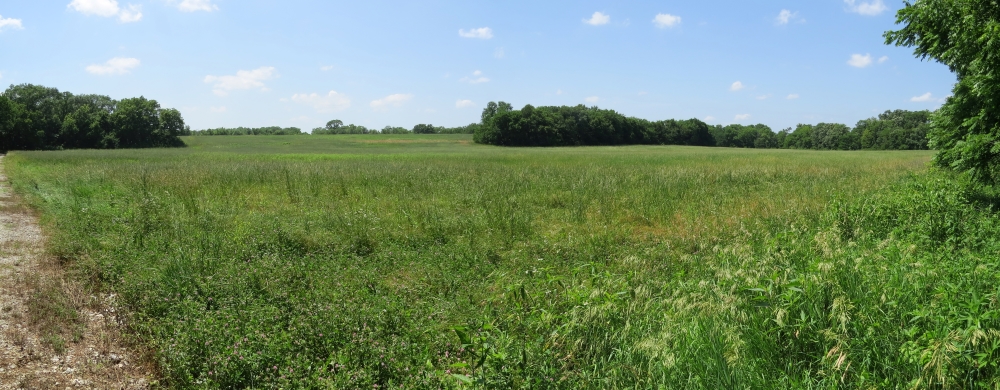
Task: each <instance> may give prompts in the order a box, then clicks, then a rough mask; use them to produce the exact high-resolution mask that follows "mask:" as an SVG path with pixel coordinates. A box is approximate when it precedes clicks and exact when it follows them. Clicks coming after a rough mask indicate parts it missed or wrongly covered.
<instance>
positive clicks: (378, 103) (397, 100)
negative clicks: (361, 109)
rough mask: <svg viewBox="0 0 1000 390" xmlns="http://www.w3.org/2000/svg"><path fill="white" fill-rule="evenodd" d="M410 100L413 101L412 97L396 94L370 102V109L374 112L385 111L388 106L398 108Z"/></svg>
mask: <svg viewBox="0 0 1000 390" xmlns="http://www.w3.org/2000/svg"><path fill="white" fill-rule="evenodd" d="M410 99H413V95H410V94H402V93H397V94H394V95H389V96H386V97H384V98H381V99H378V100H374V101H372V102H371V107H372V108H374V109H376V110H380V109H385V108H388V107H389V106H393V107H399V106H400V105H402V104H403V103H406V102H408V101H410Z"/></svg>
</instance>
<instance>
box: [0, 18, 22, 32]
mask: <svg viewBox="0 0 1000 390" xmlns="http://www.w3.org/2000/svg"><path fill="white" fill-rule="evenodd" d="M8 28H9V29H14V30H23V29H24V25H22V24H21V19H14V18H7V19H4V18H3V16H2V15H0V32H2V31H3V30H4V29H8Z"/></svg>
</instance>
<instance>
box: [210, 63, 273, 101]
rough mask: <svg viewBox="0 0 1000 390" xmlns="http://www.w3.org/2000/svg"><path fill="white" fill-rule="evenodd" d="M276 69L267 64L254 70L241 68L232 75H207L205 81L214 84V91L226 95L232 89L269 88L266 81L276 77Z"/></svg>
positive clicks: (219, 94)
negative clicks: (265, 83)
mask: <svg viewBox="0 0 1000 390" xmlns="http://www.w3.org/2000/svg"><path fill="white" fill-rule="evenodd" d="M274 75H275V69H274V67H271V66H265V67H261V68H257V69H254V70H241V71H238V72H236V74H235V75H232V76H205V83H208V84H214V85H213V86H212V92H214V93H215V94H216V95H218V96H226V95H228V94H229V92H231V91H239V90H248V89H255V88H260V89H261V90H267V87H266V86H265V85H264V81H267V80H270V79H272V78H274Z"/></svg>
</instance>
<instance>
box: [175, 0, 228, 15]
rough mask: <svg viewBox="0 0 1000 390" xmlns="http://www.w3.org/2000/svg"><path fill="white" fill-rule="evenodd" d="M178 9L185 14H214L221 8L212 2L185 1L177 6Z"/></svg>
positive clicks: (208, 0) (199, 0) (209, 0)
mask: <svg viewBox="0 0 1000 390" xmlns="http://www.w3.org/2000/svg"><path fill="white" fill-rule="evenodd" d="M175 2H176V1H175ZM177 9H179V10H181V11H183V12H197V11H205V12H212V11H217V10H218V9H219V6H217V5H215V4H212V1H211V0H183V1H181V2H180V3H179V4H177Z"/></svg>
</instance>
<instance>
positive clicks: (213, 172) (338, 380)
mask: <svg viewBox="0 0 1000 390" xmlns="http://www.w3.org/2000/svg"><path fill="white" fill-rule="evenodd" d="M220 138H223V137H220ZM235 138H239V137H235ZM418 139H419V140H421V142H409V143H385V144H378V145H374V144H370V143H364V142H361V141H360V140H361V139H359V138H355V137H349V136H345V137H342V138H338V137H326V138H323V139H322V140H308V144H302V145H288V146H284V145H276V144H274V142H276V141H275V140H274V139H271V138H268V137H255V138H253V139H252V140H250V139H238V140H223V139H211V137H202V138H200V139H197V140H192V145H191V147H190V148H186V149H183V150H154V151H142V152H141V153H139V152H133V151H72V152H58V153H15V154H12V155H11V156H8V157H7V158H6V161H7V163H8V164H11V165H10V166H9V167H8V168H7V170H8V172H9V173H10V175H11V176H12V177H13V178H14V179H15V184H16V185H17V187H16V188H17V190H18V191H20V192H21V193H22V194H25V195H26V196H27V198H28V199H29V200H31V202H32V204H34V205H35V206H36V207H38V208H39V209H40V210H41V211H42V213H43V217H44V218H45V220H46V221H47V223H48V225H47V226H49V229H50V232H51V235H52V244H53V246H54V247H55V248H63V249H61V250H60V253H61V254H64V257H65V258H66V259H67V261H68V262H69V264H70V266H71V267H73V268H74V269H75V270H76V272H77V274H79V275H81V278H83V279H84V280H86V281H87V285H89V286H92V287H93V288H100V289H105V290H108V291H109V292H114V293H116V294H118V301H119V302H120V303H121V304H122V305H123V309H124V310H125V314H126V316H127V319H128V321H129V324H130V328H131V329H133V331H134V332H135V335H136V336H138V337H140V338H142V339H143V340H145V342H146V343H147V344H148V345H150V346H151V347H153V348H154V349H155V350H156V351H157V359H158V361H159V364H160V368H161V370H162V372H163V375H164V378H163V379H164V382H165V383H167V384H168V385H169V386H172V387H176V388H376V386H377V387H378V388H387V387H392V388H398V387H402V388H463V387H465V388H469V387H472V388H476V387H478V388H567V389H569V388H574V389H575V388H774V387H778V388H819V387H824V388H828V387H835V388H865V389H867V388H885V387H902V386H906V387H917V388H920V387H924V388H946V387H955V388H975V387H990V386H994V385H996V382H997V379H996V378H998V374H997V367H996V364H995V363H994V362H996V361H1000V356H998V355H997V351H996V348H994V347H993V346H994V345H1000V344H997V341H998V339H997V337H996V329H998V327H997V326H998V325H1000V324H997V323H996V322H997V321H998V319H1000V315H998V313H1000V307H998V304H997V301H998V299H997V297H998V296H1000V295H998V291H997V290H996V286H1000V283H998V282H1000V280H997V278H998V277H997V276H996V275H1000V272H995V271H997V269H996V267H998V265H997V264H994V263H996V259H995V255H994V254H995V253H997V251H998V250H1000V241H998V240H997V239H995V237H1000V234H998V233H1000V232H998V231H996V229H998V228H997V227H998V226H1000V224H998V223H997V222H1000V221H996V215H995V214H994V212H993V211H992V210H991V209H990V208H989V206H988V204H989V202H988V201H987V200H984V196H983V193H982V192H970V191H966V190H963V189H962V187H961V186H957V185H955V184H954V181H953V179H952V178H950V177H948V176H946V175H943V174H939V173H927V172H926V169H925V166H926V163H927V161H928V159H929V156H930V154H929V153H927V152H889V153H886V152H878V153H875V152H803V151H757V150H731V149H701V148H683V147H625V148H570V149H546V150H539V149H527V150H525V149H493V148H488V147H482V146H478V145H464V144H462V143H461V142H462V141H463V140H464V138H461V137H441V138H436V137H427V138H419V137H418V138H413V137H412V136H411V137H408V138H407V140H418ZM282 142H306V141H295V140H290V141H285V139H282ZM306 152H308V153H306ZM286 153H296V154H294V155H289V154H286ZM17 183H34V185H27V184H17ZM976 194H979V195H976Z"/></svg>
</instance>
